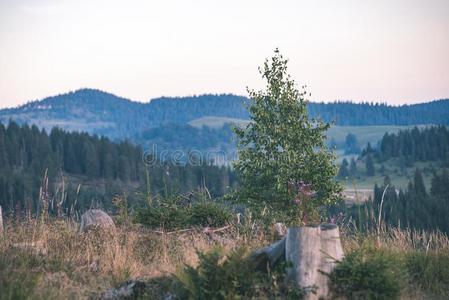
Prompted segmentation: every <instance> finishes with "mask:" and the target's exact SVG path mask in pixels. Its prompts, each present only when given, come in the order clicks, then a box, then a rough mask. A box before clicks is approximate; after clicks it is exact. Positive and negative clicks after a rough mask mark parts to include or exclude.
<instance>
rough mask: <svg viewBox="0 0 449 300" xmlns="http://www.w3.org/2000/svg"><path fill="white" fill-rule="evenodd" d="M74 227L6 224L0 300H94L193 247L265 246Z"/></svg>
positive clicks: (448, 242) (225, 236)
mask: <svg viewBox="0 0 449 300" xmlns="http://www.w3.org/2000/svg"><path fill="white" fill-rule="evenodd" d="M78 226H79V225H78V224H76V223H74V222H71V221H68V220H64V221H62V220H54V221H50V222H46V223H45V224H39V223H38V222H37V221H35V220H30V221H28V222H22V223H20V224H12V223H8V224H6V226H5V233H4V237H3V239H1V241H0V286H1V287H2V292H1V293H0V299H14V298H32V299H87V298H96V297H98V296H99V295H101V294H102V292H104V291H105V290H106V289H108V288H110V287H113V286H115V285H117V284H119V283H122V282H124V281H126V280H128V279H135V278H141V279H154V278H159V277H161V276H165V275H170V274H173V273H176V272H177V271H178V270H179V268H180V267H182V266H184V265H185V264H189V265H195V264H196V263H197V260H198V257H197V253H196V252H197V250H199V251H207V250H209V249H211V248H212V247H214V246H217V245H220V246H222V247H224V248H225V249H228V250H230V249H235V248H236V247H238V246H242V245H244V246H247V247H249V248H256V247H260V246H261V245H263V244H268V243H270V241H269V240H268V238H267V237H266V236H264V235H263V234H261V233H257V234H256V233H250V234H248V231H249V232H251V230H248V229H245V230H240V232H246V234H241V233H240V234H239V230H238V228H236V227H232V228H230V229H229V230H228V231H225V232H221V233H219V234H214V235H209V234H205V233H203V232H201V231H200V230H197V231H195V230H194V231H188V232H184V233H182V234H172V235H162V234H158V233H155V232H152V231H150V230H147V229H145V228H142V227H139V226H134V225H122V226H118V227H117V229H116V230H115V231H112V232H107V233H105V232H103V231H95V230H92V231H90V232H88V233H86V234H82V235H80V234H79V233H78ZM240 229H241V228H240ZM379 233H380V234H379ZM342 242H343V246H344V249H345V252H346V253H349V252H351V251H354V250H357V249H359V248H361V247H363V245H365V244H367V243H369V244H371V245H375V247H377V248H379V249H388V250H393V251H398V252H401V253H411V252H421V253H423V252H425V253H427V252H431V253H443V252H444V253H449V239H448V237H447V236H446V235H444V234H441V233H428V232H420V231H412V230H399V229H389V230H386V229H385V228H384V229H383V230H380V231H377V230H376V231H375V232H373V233H371V234H366V233H365V234H357V233H355V234H354V232H353V231H352V232H350V231H349V230H345V228H344V227H343V229H342ZM5 287H7V288H6V289H5ZM21 293H22V294H21Z"/></svg>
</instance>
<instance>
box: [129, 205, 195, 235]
mask: <svg viewBox="0 0 449 300" xmlns="http://www.w3.org/2000/svg"><path fill="white" fill-rule="evenodd" d="M137 222H138V223H141V224H143V225H146V226H149V227H151V228H162V229H164V230H176V229H180V228H185V227H186V226H187V225H188V224H189V215H188V214H187V213H186V210H185V209H183V208H181V207H179V206H177V205H174V204H172V205H162V206H150V207H148V208H145V209H140V210H139V211H138V212H137Z"/></svg>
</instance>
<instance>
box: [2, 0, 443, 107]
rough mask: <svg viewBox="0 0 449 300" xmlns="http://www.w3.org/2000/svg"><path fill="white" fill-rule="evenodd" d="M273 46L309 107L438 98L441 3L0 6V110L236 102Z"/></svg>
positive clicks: (63, 0)
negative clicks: (210, 99)
mask: <svg viewBox="0 0 449 300" xmlns="http://www.w3.org/2000/svg"><path fill="white" fill-rule="evenodd" d="M276 47H279V48H280V50H281V52H282V53H283V54H284V56H286V57H288V58H289V59H290V62H289V68H290V73H291V74H292V76H293V78H294V79H296V81H297V82H298V83H300V84H307V85H308V86H309V91H310V92H311V93H312V99H313V100H324V101H331V100H336V99H351V100H355V101H360V100H365V101H382V102H389V103H392V104H398V103H413V102H422V101H427V100H431V99H436V98H449V1H448V0H429V1H426V0H420V1H416V0H403V1H399V0H385V1H384V0H372V1H360V0H353V1H350V0H334V1H320V0H318V1H317V0H313V1H299V0H292V1H283V0H277V1H275V0H273V1H263V0H238V1H237V0H226V1H223V0H221V1H218V0H197V1H188V0H164V1H162V0H158V1H150V0H142V1H133V0H128V1H123V0H122V1H112V0H105V1H103V0H76V1H75V0H74V1H67V0H53V1H50V0H0V107H6V106H15V105H18V104H21V103H23V102H26V101H28V100H33V99H39V98H42V97H45V96H50V95H54V94H58V93H63V92H66V91H70V90H75V89H78V88H81V87H91V88H98V89H102V90H106V91H109V92H112V93H114V94H117V95H120V96H124V97H127V98H131V99H133V100H138V101H148V100H149V99H150V98H154V97H159V96H162V95H165V96H184V95H192V94H201V93H224V92H226V93H236V94H240V95H246V90H245V87H246V86H249V87H252V88H261V87H262V86H263V82H262V81H261V79H260V76H259V74H258V71H257V68H258V66H260V65H262V64H263V61H264V59H265V58H266V57H269V56H270V55H271V54H272V53H273V50H274V49H275V48H276Z"/></svg>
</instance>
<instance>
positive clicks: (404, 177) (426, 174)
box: [339, 159, 441, 190]
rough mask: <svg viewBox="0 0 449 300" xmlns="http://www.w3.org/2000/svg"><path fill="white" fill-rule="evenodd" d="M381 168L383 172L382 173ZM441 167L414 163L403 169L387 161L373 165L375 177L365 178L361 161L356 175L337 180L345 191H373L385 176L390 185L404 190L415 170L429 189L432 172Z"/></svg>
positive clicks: (358, 162) (393, 162)
mask: <svg viewBox="0 0 449 300" xmlns="http://www.w3.org/2000/svg"><path fill="white" fill-rule="evenodd" d="M382 166H383V172H382ZM439 166H441V164H440V163H438V162H416V163H415V164H414V165H413V166H412V167H408V168H403V169H401V167H400V166H399V162H398V161H397V160H394V159H393V160H389V161H388V162H385V163H383V164H378V163H376V164H375V169H376V174H375V176H366V169H365V163H364V162H363V161H357V172H358V175H356V176H354V177H349V178H344V179H339V181H340V182H341V183H342V184H343V185H344V187H345V188H346V189H350V190H354V189H355V190H357V189H359V190H361V189H373V187H374V185H375V184H376V183H377V185H379V186H381V185H382V184H383V182H384V180H385V176H387V175H388V177H390V179H391V183H392V184H393V185H394V186H395V187H396V188H397V189H406V188H407V185H408V183H409V182H410V180H413V175H414V173H415V170H416V168H419V169H420V170H421V171H422V176H423V179H424V184H425V185H426V187H427V188H430V181H431V178H432V176H433V170H435V169H439Z"/></svg>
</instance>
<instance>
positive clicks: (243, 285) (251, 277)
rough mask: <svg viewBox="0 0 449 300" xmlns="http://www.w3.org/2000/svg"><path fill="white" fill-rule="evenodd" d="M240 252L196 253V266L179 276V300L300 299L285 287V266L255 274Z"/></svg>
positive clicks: (297, 292) (294, 291) (241, 250)
mask: <svg viewBox="0 0 449 300" xmlns="http://www.w3.org/2000/svg"><path fill="white" fill-rule="evenodd" d="M246 254H247V250H246V249H245V248H240V249H237V250H234V251H232V252H231V253H230V254H229V255H227V256H226V255H224V252H223V249H222V248H215V249H213V250H212V251H210V252H208V253H206V254H204V253H200V252H199V253H198V257H199V265H198V267H196V268H193V267H190V266H188V267H186V268H185V269H184V270H183V271H182V272H181V273H180V274H179V275H178V280H179V281H180V283H181V291H180V292H179V294H180V298H182V299H184V298H185V299H300V298H301V297H302V294H301V291H300V290H298V289H296V288H294V287H293V286H289V285H286V284H285V264H284V265H281V266H279V267H278V268H276V269H275V270H271V272H269V273H268V274H267V273H264V272H260V271H256V270H255V265H254V263H253V262H252V261H251V260H248V259H247V258H246Z"/></svg>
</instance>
